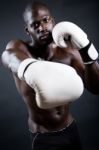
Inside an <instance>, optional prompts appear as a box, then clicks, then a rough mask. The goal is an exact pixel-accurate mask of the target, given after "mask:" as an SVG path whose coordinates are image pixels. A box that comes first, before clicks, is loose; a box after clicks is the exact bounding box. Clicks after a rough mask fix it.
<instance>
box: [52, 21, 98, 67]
mask: <svg viewBox="0 0 99 150" xmlns="http://www.w3.org/2000/svg"><path fill="white" fill-rule="evenodd" d="M52 36H53V40H54V42H55V43H56V45H57V46H59V47H62V48H66V47H68V45H67V42H66V41H69V40H71V43H72V44H73V46H74V47H75V48H79V52H80V54H81V56H82V59H83V61H84V63H85V64H90V63H93V62H94V61H96V60H97V58H98V52H97V51H96V49H95V47H94V45H93V44H92V43H91V42H90V41H89V40H88V38H87V34H86V33H85V32H84V31H83V30H82V29H81V28H80V27H78V26H77V25H76V24H74V23H72V22H68V21H63V22H60V23H58V24H56V25H55V27H54V28H53V31H52Z"/></svg>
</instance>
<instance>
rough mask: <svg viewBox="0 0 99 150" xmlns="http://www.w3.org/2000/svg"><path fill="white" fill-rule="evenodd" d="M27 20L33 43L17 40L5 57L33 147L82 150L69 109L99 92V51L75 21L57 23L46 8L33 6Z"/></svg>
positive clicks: (27, 11) (3, 58)
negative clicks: (83, 97) (24, 108)
mask: <svg viewBox="0 0 99 150" xmlns="http://www.w3.org/2000/svg"><path fill="white" fill-rule="evenodd" d="M23 17H24V21H25V30H26V33H27V35H29V37H30V39H31V40H30V41H29V42H27V41H23V40H11V41H10V42H9V43H8V44H7V46H6V49H5V51H4V52H3V53H2V57H1V58H2V63H3V65H4V66H5V67H6V68H8V69H9V70H10V71H11V72H12V74H13V77H14V80H15V84H16V87H17V90H18V91H19V93H20V95H21V96H22V99H23V100H24V102H25V104H26V106H27V111H28V115H29V118H28V125H29V130H30V132H31V134H32V141H33V142H32V149H33V150H36V149H39V150H41V149H43V150H46V149H55V150H66V149H68V150H74V149H76V150H81V143H80V137H79V133H78V129H77V124H76V121H75V119H74V118H73V116H72V115H71V113H70V111H69V107H70V104H71V103H72V102H73V101H75V100H77V99H79V97H80V96H81V95H82V94H83V91H84V87H85V88H86V89H87V90H89V91H90V92H92V93H93V94H99V90H98V89H99V64H98V62H97V59H98V52H97V51H96V49H95V47H94V46H93V45H92V44H91V43H90V42H89V40H88V39H87V34H86V33H84V31H83V30H82V29H80V27H78V26H77V25H75V24H74V23H71V22H66V21H65V22H61V23H59V24H57V25H55V21H54V18H53V17H52V15H51V13H50V11H49V9H48V8H47V6H46V5H45V4H42V3H39V2H34V3H33V4H31V5H28V6H27V7H26V9H25V11H24V14H23Z"/></svg>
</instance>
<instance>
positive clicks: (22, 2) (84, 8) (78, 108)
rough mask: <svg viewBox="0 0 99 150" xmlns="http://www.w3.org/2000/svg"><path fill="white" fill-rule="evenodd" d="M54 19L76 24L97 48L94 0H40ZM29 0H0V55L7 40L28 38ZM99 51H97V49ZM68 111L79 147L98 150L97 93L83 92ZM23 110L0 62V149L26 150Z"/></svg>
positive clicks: (97, 14)
mask: <svg viewBox="0 0 99 150" xmlns="http://www.w3.org/2000/svg"><path fill="white" fill-rule="evenodd" d="M42 1H43V2H45V3H46V4H47V5H48V6H49V8H50V9H51V11H52V14H53V15H54V16H55V19H56V22H59V21H63V20H67V21H72V22H74V23H76V24H77V25H79V26H80V27H81V28H82V29H83V30H84V31H85V32H86V33H87V34H88V37H89V38H90V40H91V41H92V42H93V43H94V45H95V47H96V48H97V50H98V49H99V42H98V41H99V29H98V28H99V11H98V9H99V5H98V0H97V1H96V0H85V1H84V0H83V1H80V0H75V1H73V0H42ZM28 2H31V0H30V1H29V0H8V1H6V0H1V1H0V55H1V54H2V52H3V50H4V49H5V46H6V44H7V43H8V41H10V40H11V39H24V40H26V39H28V37H27V36H26V35H25V31H24V22H23V18H22V14H23V11H24V8H25V6H26V5H27V4H28ZM98 51H99V50H98ZM71 111H72V114H73V115H74V117H75V118H76V120H77V122H78V127H79V132H80V135H81V139H82V144H83V150H99V96H96V95H93V94H91V93H90V92H88V91H86V90H85V92H84V94H83V95H82V96H81V98H80V99H79V100H78V101H76V102H74V103H73V104H72V106H71ZM27 117H28V114H27V110H26V106H25V104H24V102H23V101H22V99H21V97H20V95H19V93H18V92H17V90H16V87H15V84H14V80H13V78H12V75H11V74H10V73H9V71H8V70H6V69H5V68H4V67H3V66H2V65H1V62H0V150H6V149H8V150H29V149H30V146H31V143H30V136H29V131H28V125H27Z"/></svg>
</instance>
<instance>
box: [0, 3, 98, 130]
mask: <svg viewBox="0 0 99 150" xmlns="http://www.w3.org/2000/svg"><path fill="white" fill-rule="evenodd" d="M25 21H26V23H27V25H26V28H25V29H26V32H27V34H29V35H30V37H31V42H25V41H22V40H12V41H10V42H9V43H8V44H7V46H6V51H7V57H6V58H7V59H6V60H5V59H4V58H3V57H2V62H3V64H4V66H5V67H7V68H8V69H9V70H10V71H11V72H12V74H13V77H14V80H15V84H16V87H17V90H18V91H19V93H20V95H21V96H22V99H23V100H24V102H25V104H26V106H27V110H28V124H29V129H30V130H31V131H32V132H37V131H39V132H48V131H53V130H58V129H61V128H64V127H65V126H66V125H69V124H70V123H71V122H72V121H73V117H72V116H71V114H70V112H69V105H70V103H68V104H66V105H64V106H59V107H56V108H53V109H41V108H39V107H38V106H37V104H36V100H35V92H34V90H33V89H32V88H31V87H29V86H28V85H27V84H26V83H25V81H21V80H20V79H19V78H18V76H17V71H16V70H15V69H14V68H13V65H12V66H11V65H9V64H10V61H11V60H13V59H14V60H15V62H16V64H14V65H16V66H17V65H19V64H20V63H21V61H22V60H24V59H26V58H36V59H43V60H48V61H52V62H58V63H63V64H67V65H69V66H72V67H73V68H75V69H76V71H77V73H78V74H79V75H80V76H81V78H82V79H83V81H84V83H85V87H86V88H87V89H89V90H90V91H92V92H93V93H95V94H99V91H97V90H96V89H97V86H98V87H99V78H98V76H99V65H98V64H97V63H94V64H92V65H91V66H90V68H89V67H88V66H87V67H86V66H85V65H84V63H83V61H82V58H81V56H80V54H79V51H78V50H77V49H74V47H73V46H72V44H71V43H70V41H68V47H67V48H59V47H57V46H56V45H55V43H54V41H53V39H52V36H51V31H52V29H53V27H54V21H53V18H52V16H51V14H50V12H49V11H48V9H47V8H43V7H40V6H38V7H36V8H32V11H27V13H26V14H25ZM11 54H13V55H11ZM10 56H12V57H11V60H10V59H9V58H10ZM7 60H9V61H7ZM93 70H94V71H93ZM97 70H98V71H97ZM92 72H94V73H93V74H94V76H95V77H93V74H92ZM86 74H87V76H86ZM96 79H97V82H94V83H92V80H96Z"/></svg>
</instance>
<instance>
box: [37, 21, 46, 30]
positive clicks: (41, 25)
mask: <svg viewBox="0 0 99 150" xmlns="http://www.w3.org/2000/svg"><path fill="white" fill-rule="evenodd" d="M45 30H46V25H45V24H44V23H41V24H40V26H39V28H38V32H43V31H45Z"/></svg>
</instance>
